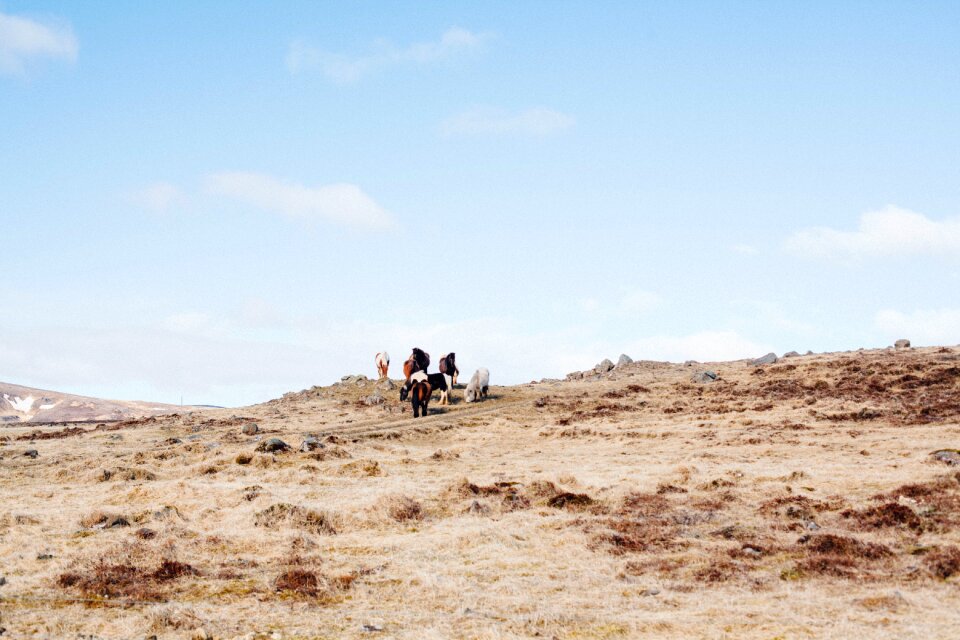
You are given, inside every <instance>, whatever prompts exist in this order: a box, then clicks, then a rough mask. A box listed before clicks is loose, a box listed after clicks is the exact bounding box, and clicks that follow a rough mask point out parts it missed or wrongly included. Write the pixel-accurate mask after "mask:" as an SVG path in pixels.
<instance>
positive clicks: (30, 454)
mask: <svg viewBox="0 0 960 640" xmlns="http://www.w3.org/2000/svg"><path fill="white" fill-rule="evenodd" d="M23 455H25V456H27V457H28V458H36V457H37V456H39V455H40V452H39V451H37V450H36V449H27V450H26V451H24V452H23Z"/></svg>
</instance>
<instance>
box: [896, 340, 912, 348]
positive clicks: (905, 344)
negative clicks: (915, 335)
mask: <svg viewBox="0 0 960 640" xmlns="http://www.w3.org/2000/svg"><path fill="white" fill-rule="evenodd" d="M893 348H894V349H909V348H910V341H909V340H907V339H906V338H901V339H899V340H897V341H896V342H894V343H893Z"/></svg>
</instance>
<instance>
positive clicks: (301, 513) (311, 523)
mask: <svg viewBox="0 0 960 640" xmlns="http://www.w3.org/2000/svg"><path fill="white" fill-rule="evenodd" d="M253 523H254V525H256V526H258V527H266V528H270V529H277V528H280V527H281V526H283V525H287V526H290V527H293V528H296V529H305V530H307V531H311V532H313V533H319V534H327V535H333V534H335V533H337V529H336V527H335V526H334V518H333V516H331V515H330V514H327V513H324V512H321V511H314V510H312V509H306V508H304V507H300V506H297V505H292V504H287V503H285V502H280V503H277V504H274V505H270V506H269V507H267V508H266V509H264V510H263V511H259V512H257V513H256V514H255V515H254V516H253Z"/></svg>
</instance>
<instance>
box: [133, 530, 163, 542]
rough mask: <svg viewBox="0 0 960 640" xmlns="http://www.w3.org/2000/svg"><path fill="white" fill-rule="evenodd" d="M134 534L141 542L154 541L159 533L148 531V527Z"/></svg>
mask: <svg viewBox="0 0 960 640" xmlns="http://www.w3.org/2000/svg"><path fill="white" fill-rule="evenodd" d="M133 534H134V535H135V536H137V537H138V538H140V539H141V540H153V539H154V538H156V537H157V532H156V531H154V530H153V529H148V528H147V527H140V528H139V529H137V530H136V531H134V533H133Z"/></svg>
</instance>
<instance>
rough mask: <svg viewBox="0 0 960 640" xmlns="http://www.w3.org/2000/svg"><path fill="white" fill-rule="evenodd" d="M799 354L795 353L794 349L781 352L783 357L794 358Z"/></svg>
mask: <svg viewBox="0 0 960 640" xmlns="http://www.w3.org/2000/svg"><path fill="white" fill-rule="evenodd" d="M799 355H800V354H799V353H797V352H796V351H787V352H786V353H785V354H783V357H784V358H796V357H797V356H799Z"/></svg>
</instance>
